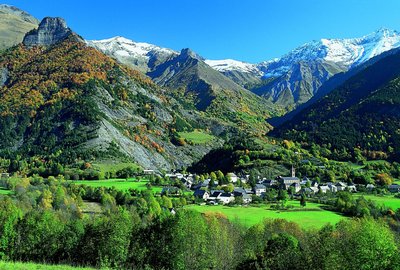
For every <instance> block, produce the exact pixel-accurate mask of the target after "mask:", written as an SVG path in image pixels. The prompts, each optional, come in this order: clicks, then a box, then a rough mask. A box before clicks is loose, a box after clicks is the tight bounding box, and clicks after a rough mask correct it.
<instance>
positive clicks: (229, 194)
mask: <svg viewBox="0 0 400 270" xmlns="http://www.w3.org/2000/svg"><path fill="white" fill-rule="evenodd" d="M232 196H233V194H232V193H230V192H225V193H222V194H221V196H219V197H220V198H221V197H228V198H230V197H232Z"/></svg>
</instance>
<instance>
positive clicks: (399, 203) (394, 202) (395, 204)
mask: <svg viewBox="0 0 400 270" xmlns="http://www.w3.org/2000/svg"><path fill="white" fill-rule="evenodd" d="M356 196H357V197H358V196H364V198H366V199H369V200H371V201H374V202H376V203H377V204H383V205H385V206H386V207H389V208H392V209H393V210H397V209H399V208H400V199H399V198H395V197H394V195H386V196H378V195H369V194H367V195H356Z"/></svg>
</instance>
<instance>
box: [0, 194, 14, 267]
mask: <svg viewBox="0 0 400 270" xmlns="http://www.w3.org/2000/svg"><path fill="white" fill-rule="evenodd" d="M9 194H12V191H11V190H9V189H5V188H3V187H0V195H9ZM0 269H1V268H0Z"/></svg>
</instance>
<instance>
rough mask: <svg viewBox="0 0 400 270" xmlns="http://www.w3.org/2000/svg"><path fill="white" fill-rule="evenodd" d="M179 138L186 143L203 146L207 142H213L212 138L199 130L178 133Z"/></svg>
mask: <svg viewBox="0 0 400 270" xmlns="http://www.w3.org/2000/svg"><path fill="white" fill-rule="evenodd" d="M178 134H179V136H180V137H181V138H183V139H185V140H186V141H189V142H192V143H194V144H204V143H208V142H209V141H212V140H214V138H215V137H214V136H213V135H210V134H208V133H205V132H204V131H201V130H195V131H192V132H178Z"/></svg>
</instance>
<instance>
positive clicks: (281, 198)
mask: <svg viewBox="0 0 400 270" xmlns="http://www.w3.org/2000/svg"><path fill="white" fill-rule="evenodd" d="M288 199H289V195H288V193H287V191H286V190H284V189H282V188H279V190H278V196H277V200H278V201H281V202H282V203H283V204H285V203H286V201H287V200H288Z"/></svg>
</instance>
